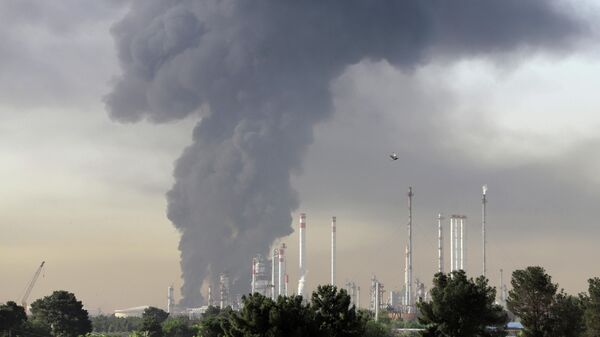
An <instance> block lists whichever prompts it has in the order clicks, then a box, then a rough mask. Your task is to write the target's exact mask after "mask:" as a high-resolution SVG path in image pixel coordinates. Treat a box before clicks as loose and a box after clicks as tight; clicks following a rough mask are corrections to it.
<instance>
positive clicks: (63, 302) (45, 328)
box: [0, 291, 92, 337]
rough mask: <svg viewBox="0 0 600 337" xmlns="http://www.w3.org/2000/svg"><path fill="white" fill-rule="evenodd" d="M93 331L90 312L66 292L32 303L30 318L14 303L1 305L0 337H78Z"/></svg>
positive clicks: (57, 292)
mask: <svg viewBox="0 0 600 337" xmlns="http://www.w3.org/2000/svg"><path fill="white" fill-rule="evenodd" d="M91 331H92V323H91V321H90V319H89V317H88V312H87V311H86V310H84V309H83V304H82V303H81V302H80V301H78V300H77V298H75V295H74V294H72V293H70V292H67V291H55V292H54V293H52V295H50V296H46V297H44V298H41V299H39V300H36V301H35V302H33V303H31V316H30V317H28V316H27V315H26V312H25V308H23V307H22V306H20V305H17V304H16V303H15V302H11V301H9V302H7V303H6V304H2V305H0V336H11V337H12V336H22V337H47V336H61V337H78V336H81V335H85V334H87V333H89V332H91Z"/></svg>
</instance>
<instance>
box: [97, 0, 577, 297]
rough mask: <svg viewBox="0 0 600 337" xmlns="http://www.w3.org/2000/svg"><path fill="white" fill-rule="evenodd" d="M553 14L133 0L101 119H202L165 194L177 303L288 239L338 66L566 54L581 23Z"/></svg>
mask: <svg viewBox="0 0 600 337" xmlns="http://www.w3.org/2000/svg"><path fill="white" fill-rule="evenodd" d="M565 13H566V12H565V11H563V10H560V9H557V8H556V7H555V4H554V3H553V2H552V1H548V0H528V1H523V0H502V1H495V0H461V1H447V0H245V1H244V0H202V1H201V0H197V1H192V0H138V1H134V2H133V4H132V6H131V9H130V11H129V13H128V14H127V15H126V17H125V18H124V19H123V20H122V21H120V22H119V23H117V24H116V25H115V26H114V28H113V35H114V37H115V39H116V42H117V48H118V53H119V59H120V62H121V68H122V75H121V76H120V77H119V78H118V81H117V82H116V84H115V86H114V88H113V91H112V92H111V93H110V94H109V95H108V96H107V97H106V103H107V108H108V110H109V112H110V115H111V117H112V118H114V119H116V120H118V121H122V122H135V121H138V120H141V119H149V120H151V121H154V122H168V121H171V120H176V119H181V118H184V117H186V116H188V115H190V114H192V113H200V115H201V121H200V122H199V123H198V125H197V126H196V128H195V130H194V134H193V143H192V145H190V146H189V147H188V148H187V149H185V151H184V152H183V154H182V156H181V158H179V159H178V160H177V163H176V168H175V172H174V176H175V179H176V182H175V185H174V186H173V188H172V190H171V191H169V193H168V194H167V199H168V217H169V219H170V220H171V221H172V222H173V224H174V225H175V226H176V227H177V229H178V230H179V231H180V232H181V242H180V245H179V248H180V250H181V269H182V271H183V279H184V285H183V288H182V294H183V297H184V299H183V303H182V304H183V305H198V304H200V303H201V302H202V296H201V295H200V292H199V289H200V287H201V285H202V283H203V282H204V281H205V280H211V279H212V280H214V279H215V278H216V277H217V276H218V274H219V273H221V272H224V271H227V272H229V274H230V275H231V277H232V279H237V278H239V277H240V276H241V275H246V274H247V273H248V264H249V261H250V258H251V256H252V255H254V254H256V253H263V254H264V253H266V252H267V251H268V249H269V247H270V245H271V244H272V243H273V241H274V240H275V239H276V238H279V237H282V236H285V235H288V234H290V233H291V231H292V228H291V222H292V219H291V217H290V213H291V212H292V211H293V210H295V209H296V208H297V207H298V197H297V195H296V193H295V192H294V190H293V188H292V187H291V185H290V174H291V172H292V171H294V170H299V169H300V168H301V163H302V157H303V155H304V152H305V151H306V149H307V146H308V145H309V144H310V143H311V141H312V130H313V126H314V125H315V124H316V123H318V122H320V121H322V120H323V119H325V118H327V117H328V116H329V115H330V114H331V97H330V92H329V84H330V82H331V81H332V80H333V79H335V78H336V77H337V76H339V75H340V74H341V73H342V72H343V71H344V69H345V68H346V67H347V66H349V65H352V64H355V63H357V62H360V61H361V60H363V59H372V60H380V59H385V60H387V61H388V62H390V63H391V64H394V65H396V66H398V67H407V68H410V67H414V66H416V65H418V64H420V63H425V62H427V61H428V58H429V57H430V56H432V55H435V56H438V55H443V56H448V57H461V56H464V55H477V56H481V55H483V56H486V55H493V54H496V53H498V52H502V53H504V52H511V51H521V50H525V51H531V50H536V49H540V48H566V47H568V45H569V43H570V42H571V41H572V38H573V37H576V36H577V35H578V34H579V33H580V31H581V27H580V26H579V25H578V24H577V23H576V20H574V19H573V18H571V17H569V16H568V15H567V14H565ZM398 110H399V111H401V110H402V107H398ZM244 283H247V282H244ZM240 284H241V283H240ZM239 290H240V291H243V290H247V289H246V285H245V284H244V285H242V286H240V289H239Z"/></svg>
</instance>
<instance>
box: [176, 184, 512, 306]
mask: <svg viewBox="0 0 600 337" xmlns="http://www.w3.org/2000/svg"><path fill="white" fill-rule="evenodd" d="M486 195H487V186H483V188H482V206H481V207H482V208H481V211H482V216H481V235H482V253H483V259H482V260H483V265H482V275H483V276H485V275H486V271H487V266H486V233H485V226H486V204H487V198H486ZM407 196H408V224H407V231H408V242H407V245H406V248H405V269H404V290H403V294H402V295H401V296H400V297H401V298H402V300H401V302H402V303H401V304H400V305H398V307H400V308H401V311H402V312H403V313H404V314H407V315H409V316H410V315H414V314H416V307H415V298H416V297H423V296H426V292H425V290H424V285H423V283H421V282H419V281H418V280H415V279H414V277H413V238H412V234H413V233H412V232H413V231H412V222H413V214H412V206H413V196H414V192H413V189H412V187H409V188H408V194H407ZM444 219H445V218H444V217H443V216H442V214H438V217H437V221H438V223H437V225H438V272H442V273H443V272H445V270H444V245H443V244H444V226H443V221H444ZM449 219H450V232H449V233H450V271H456V270H461V269H462V270H465V269H466V257H467V254H466V247H467V246H466V239H467V235H466V234H467V231H466V220H467V217H466V216H464V215H459V214H454V215H451V216H450V217H449ZM299 241H300V242H299V250H300V251H299V279H298V290H297V292H296V294H298V295H301V296H303V297H306V294H305V285H306V278H307V269H306V214H305V213H302V214H300V220H299ZM285 250H286V245H285V244H282V245H281V246H280V247H279V248H276V249H274V250H273V252H272V256H271V259H270V260H271V263H269V261H268V260H267V259H265V258H263V257H262V256H260V255H257V256H256V257H254V258H253V259H252V268H251V270H252V281H251V289H252V293H255V292H258V293H261V294H263V295H265V296H269V297H271V298H273V299H275V298H277V296H288V294H289V287H288V286H289V276H288V274H287V264H286V259H285ZM269 265H270V267H271V268H270V269H271V270H270V273H269V270H268V269H269ZM269 274H270V275H269ZM330 284H333V285H335V284H336V217H335V216H334V217H332V220H331V276H330ZM345 288H346V289H347V290H348V293H349V294H350V296H351V297H352V303H353V304H355V305H357V306H360V287H357V286H356V284H355V283H354V282H349V283H348V284H346V287H345ZM169 289H170V290H169V305H172V288H169ZM500 291H501V300H502V295H503V294H504V292H505V290H504V288H503V285H501V290H500ZM383 293H384V290H383V284H382V283H381V282H379V281H378V280H377V279H376V277H375V276H373V278H372V280H371V290H370V295H371V296H370V297H371V299H370V305H369V307H370V309H371V310H373V311H374V312H375V315H376V316H377V314H378V312H379V309H380V308H381V307H382V306H383V305H382V303H383V300H382V297H383ZM218 295H219V301H218V303H215V301H214V300H213V294H212V289H211V287H209V289H208V305H217V304H218V305H219V306H221V307H226V306H228V305H231V304H232V303H231V302H230V294H229V279H228V277H227V275H222V276H221V278H220V282H219V294H218ZM395 295H397V293H392V292H391V293H390V301H389V302H396V300H392V298H395V297H394V296H395ZM388 304H389V303H388Z"/></svg>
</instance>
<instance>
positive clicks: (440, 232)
mask: <svg viewBox="0 0 600 337" xmlns="http://www.w3.org/2000/svg"><path fill="white" fill-rule="evenodd" d="M437 220H438V273H443V272H444V231H443V228H442V220H444V217H443V216H442V213H439V214H438V218H437Z"/></svg>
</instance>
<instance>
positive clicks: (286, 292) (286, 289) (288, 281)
mask: <svg viewBox="0 0 600 337" xmlns="http://www.w3.org/2000/svg"><path fill="white" fill-rule="evenodd" d="M289 283H290V276H289V275H288V274H285V289H284V290H285V297H288V296H289V295H288V284H289Z"/></svg>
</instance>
